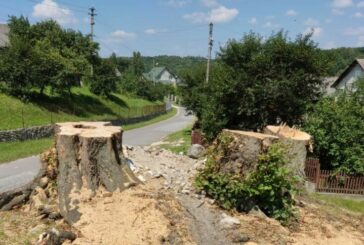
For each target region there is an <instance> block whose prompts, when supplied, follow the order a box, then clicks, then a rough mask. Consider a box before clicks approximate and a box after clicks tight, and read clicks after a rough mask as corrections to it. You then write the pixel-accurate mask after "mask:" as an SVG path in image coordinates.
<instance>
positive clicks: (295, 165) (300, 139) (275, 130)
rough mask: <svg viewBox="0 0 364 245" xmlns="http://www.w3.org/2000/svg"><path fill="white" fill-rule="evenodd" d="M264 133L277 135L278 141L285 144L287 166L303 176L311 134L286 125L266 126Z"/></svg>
mask: <svg viewBox="0 0 364 245" xmlns="http://www.w3.org/2000/svg"><path fill="white" fill-rule="evenodd" d="M264 133H266V134H270V135H274V136H277V137H279V141H280V142H282V144H283V145H285V146H286V148H287V149H286V150H287V159H288V160H289V162H288V166H287V167H289V168H290V169H291V170H292V171H293V173H294V174H296V175H298V176H299V177H301V178H304V177H305V163H306V156H307V148H308V147H309V145H310V140H311V136H310V135H309V134H307V133H305V132H302V131H300V130H298V129H295V128H290V127H288V126H285V125H282V126H267V127H265V129H264Z"/></svg>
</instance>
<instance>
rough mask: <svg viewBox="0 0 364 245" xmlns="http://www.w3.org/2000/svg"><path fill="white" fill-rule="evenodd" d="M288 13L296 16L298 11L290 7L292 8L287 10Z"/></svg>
mask: <svg viewBox="0 0 364 245" xmlns="http://www.w3.org/2000/svg"><path fill="white" fill-rule="evenodd" d="M286 15H287V16H296V15H297V12H296V11H294V10H293V9H290V10H287V12H286Z"/></svg>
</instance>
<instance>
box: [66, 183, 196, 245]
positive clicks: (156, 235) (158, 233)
mask: <svg viewBox="0 0 364 245" xmlns="http://www.w3.org/2000/svg"><path fill="white" fill-rule="evenodd" d="M159 182H160V180H158V179H155V180H152V181H150V182H149V183H148V185H139V186H135V187H132V188H130V189H128V190H126V191H123V192H122V193H118V192H115V193H113V195H110V194H111V193H107V194H102V193H100V194H99V195H98V196H97V197H96V198H94V199H92V200H91V201H89V202H86V203H83V204H81V205H80V212H81V213H82V217H81V219H80V221H79V222H77V223H76V224H75V228H77V229H78V230H79V231H80V232H81V233H82V237H81V238H78V239H77V240H76V241H74V243H72V244H130V245H133V244H135V245H137V244H138V245H139V244H171V243H174V244H175V242H176V241H179V242H181V243H182V244H193V243H192V242H191V240H190V238H189V235H188V234H187V228H186V226H185V224H184V221H183V218H182V216H181V209H180V207H179V205H178V204H177V203H176V202H175V201H174V199H173V198H172V197H171V196H170V195H169V193H161V192H160V191H159V190H158V189H159V186H160V183H159Z"/></svg>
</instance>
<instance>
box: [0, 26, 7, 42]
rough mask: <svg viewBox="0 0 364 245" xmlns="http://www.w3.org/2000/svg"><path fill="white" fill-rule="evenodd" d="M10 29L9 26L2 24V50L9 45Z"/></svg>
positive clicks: (0, 28) (0, 32) (0, 27)
mask: <svg viewBox="0 0 364 245" xmlns="http://www.w3.org/2000/svg"><path fill="white" fill-rule="evenodd" d="M8 34H9V27H8V25H7V24H0V48H1V47H5V46H6V45H7V44H8V43H9V37H8Z"/></svg>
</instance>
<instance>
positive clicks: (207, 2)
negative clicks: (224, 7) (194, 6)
mask: <svg viewBox="0 0 364 245" xmlns="http://www.w3.org/2000/svg"><path fill="white" fill-rule="evenodd" d="M201 3H202V4H203V5H204V6H205V7H208V8H214V7H217V6H219V3H218V2H217V0H201Z"/></svg>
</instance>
